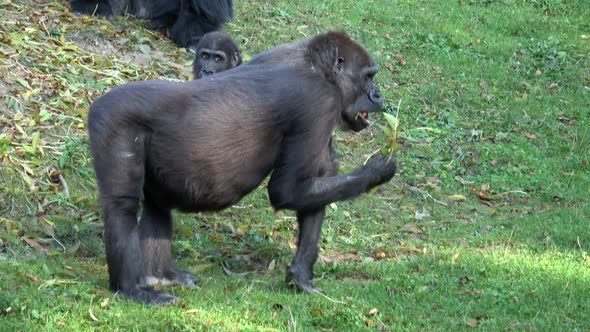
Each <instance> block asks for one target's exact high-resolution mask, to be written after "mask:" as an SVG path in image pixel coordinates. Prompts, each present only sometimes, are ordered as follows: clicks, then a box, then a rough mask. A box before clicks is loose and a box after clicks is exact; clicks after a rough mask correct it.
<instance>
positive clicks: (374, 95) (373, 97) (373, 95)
mask: <svg viewBox="0 0 590 332" xmlns="http://www.w3.org/2000/svg"><path fill="white" fill-rule="evenodd" d="M369 96H370V98H371V100H373V101H374V102H377V101H379V100H380V99H381V91H379V89H378V88H373V89H372V90H371V93H370V95H369Z"/></svg>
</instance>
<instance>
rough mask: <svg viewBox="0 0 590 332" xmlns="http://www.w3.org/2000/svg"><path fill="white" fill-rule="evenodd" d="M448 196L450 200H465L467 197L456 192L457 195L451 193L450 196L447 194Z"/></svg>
mask: <svg viewBox="0 0 590 332" xmlns="http://www.w3.org/2000/svg"><path fill="white" fill-rule="evenodd" d="M449 198H450V199H451V200H452V201H455V202H464V201H466V200H467V197H465V196H463V195H458V194H457V195H451V196H449Z"/></svg>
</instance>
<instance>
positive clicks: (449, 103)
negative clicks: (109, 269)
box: [0, 0, 590, 331]
mask: <svg viewBox="0 0 590 332" xmlns="http://www.w3.org/2000/svg"><path fill="white" fill-rule="evenodd" d="M67 8H68V7H67V2H66V1H59V2H55V1H40V2H37V1H27V0H16V1H0V17H2V20H0V77H2V79H1V80H0V97H1V99H0V157H1V163H0V269H1V270H2V273H1V274H0V329H1V330H32V329H41V330H58V329H61V330H109V331H111V330H224V331H225V330H246V331H248V330H252V331H264V330H268V331H271V330H292V331H310V330H337V331H340V330H346V331H348V330H391V331H397V330H441V331H448V330H467V329H472V328H479V329H484V330H544V331H556V330H560V331H562V330H565V331H585V330H589V329H590V318H588V317H590V257H589V256H588V251H589V249H590V201H589V200H588V199H587V198H588V196H589V194H590V166H589V162H590V144H589V143H590V131H589V130H588V128H589V127H590V111H589V110H590V21H588V19H587V18H588V17H590V7H588V6H587V2H586V1H582V0H579V1H562V0H538V1H537V0H535V1H522V0H497V1H483V0H482V1H479V0H459V1H443V0H434V1H404V0H400V1H387V0H373V1H362V2H359V1H352V0H338V1H321V2H320V1H298V2H296V1H279V0H274V1H258V0H252V1H237V2H236V19H235V20H234V21H233V22H231V23H230V24H228V25H227V26H226V27H225V30H226V31H227V32H228V33H230V34H231V35H232V36H234V37H235V38H236V40H237V41H238V42H239V44H240V45H241V47H242V49H243V51H244V52H245V53H246V54H247V55H248V56H251V55H254V54H257V53H258V52H261V51H263V50H266V49H269V48H271V47H273V46H275V45H278V44H281V43H285V42H290V41H293V40H298V39H301V38H305V37H308V36H312V35H314V34H316V33H318V32H321V31H325V30H326V29H328V28H342V29H345V30H346V31H347V32H348V33H349V34H350V35H351V36H353V38H355V39H357V40H359V41H361V42H362V43H363V44H364V45H366V47H367V48H368V49H369V50H370V52H371V53H372V54H373V55H374V57H375V60H376V61H377V63H378V64H379V66H380V68H381V71H380V73H379V74H378V75H377V80H378V84H379V85H380V86H381V88H382V92H383V94H384V97H385V98H386V109H388V110H390V111H392V112H393V111H395V110H396V109H397V105H398V103H400V101H401V107H400V113H399V117H400V123H401V125H400V130H401V133H399V136H398V143H399V149H400V150H399V153H398V160H399V163H400V174H398V175H396V177H395V178H394V180H393V181H392V182H391V183H389V184H387V185H385V186H383V187H381V188H380V189H379V190H378V191H377V192H375V193H372V194H368V195H364V196H363V197H360V198H359V199H357V200H354V201H352V202H339V203H336V204H333V205H331V206H330V207H329V208H328V210H329V211H328V217H327V219H326V222H325V226H324V230H323V237H322V243H321V246H322V252H321V259H320V261H319V262H318V264H317V266H316V274H317V278H318V284H319V285H320V286H321V287H322V288H323V289H324V292H323V294H324V295H325V296H321V295H320V296H309V295H306V294H301V293H297V292H294V291H292V290H290V289H288V288H286V286H285V285H284V280H283V279H284V266H286V265H287V264H288V262H289V261H290V259H291V257H292V255H293V253H294V238H295V234H296V222H295V219H294V217H293V214H292V213H290V212H278V213H275V212H274V211H273V210H272V208H271V207H270V204H269V203H268V199H267V194H266V192H265V190H264V189H263V188H260V189H259V190H257V191H256V192H254V193H253V194H252V195H250V196H248V197H246V198H245V199H244V200H243V201H241V202H240V203H239V204H238V205H237V206H235V207H232V208H230V209H227V210H225V211H222V212H219V213H215V214H210V213H200V214H192V215H183V214H176V215H175V217H176V221H177V222H176V224H175V225H176V227H175V233H176V234H175V242H174V245H173V250H174V253H175V256H176V257H177V264H178V265H179V266H181V267H183V268H186V269H189V270H192V271H193V272H197V273H198V274H199V275H200V276H201V277H202V282H201V283H200V285H199V288H197V289H183V288H180V287H170V288H167V289H166V290H167V291H170V292H172V293H174V294H175V295H177V296H180V297H181V298H182V301H181V302H180V303H179V304H177V305H174V306H170V307H163V308H151V307H145V306H142V305H138V304H135V303H131V302H129V301H127V300H125V299H123V298H120V297H118V296H114V295H113V294H111V293H110V292H108V290H107V274H106V263H105V259H104V249H103V245H102V238H101V237H102V223H101V221H100V216H99V209H98V202H97V199H96V189H95V188H96V185H95V181H94V175H93V171H92V167H91V160H90V158H89V153H88V142H87V134H86V128H85V123H86V110H87V109H88V106H89V105H90V103H91V102H92V101H93V100H95V99H96V98H98V97H99V96H100V95H102V94H103V93H104V92H105V91H107V90H108V89H110V88H111V87H112V86H115V85H120V84H123V83H125V82H128V81H137V80H143V79H154V78H169V79H178V80H187V79H190V64H191V61H192V55H191V54H190V53H188V52H186V51H184V50H180V49H178V48H176V47H175V46H174V45H173V44H172V43H171V42H170V41H169V40H167V39H166V38H165V37H163V36H162V35H161V34H159V33H157V32H152V31H149V30H147V29H146V28H145V27H146V26H147V23H146V22H142V21H137V20H134V19H132V18H118V19H116V20H115V21H113V22H109V21H106V20H103V19H100V18H88V17H75V16H73V15H72V14H71V13H69V11H68V10H67ZM377 122H378V123H381V124H385V122H384V121H383V119H379V120H378V121H377ZM381 135H382V134H381V132H380V130H379V129H378V128H377V126H373V128H371V129H369V130H366V131H365V132H363V133H361V134H356V135H355V134H350V133H337V134H336V142H337V149H338V151H339V153H340V156H341V157H340V159H341V165H342V169H343V171H348V170H351V169H354V168H355V167H357V166H358V165H359V164H360V163H362V161H363V160H364V158H366V156H368V155H369V154H370V153H371V152H372V151H374V150H375V149H377V148H379V146H378V145H377V144H378V142H379V139H380V136H381ZM222 264H224V266H225V267H226V269H227V271H228V273H224V270H223V268H222V267H221V265H222Z"/></svg>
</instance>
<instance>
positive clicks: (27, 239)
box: [21, 236, 45, 250]
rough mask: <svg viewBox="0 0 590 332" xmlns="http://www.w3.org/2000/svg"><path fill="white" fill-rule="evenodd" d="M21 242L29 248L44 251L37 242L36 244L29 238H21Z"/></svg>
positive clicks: (35, 241)
mask: <svg viewBox="0 0 590 332" xmlns="http://www.w3.org/2000/svg"><path fill="white" fill-rule="evenodd" d="M21 240H23V241H25V242H26V243H27V244H28V245H30V246H31V247H33V248H35V249H37V250H44V249H45V247H43V246H42V245H41V244H40V243H39V242H37V240H35V239H33V238H31V237H25V236H23V237H22V238H21Z"/></svg>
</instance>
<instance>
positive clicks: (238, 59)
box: [231, 51, 242, 67]
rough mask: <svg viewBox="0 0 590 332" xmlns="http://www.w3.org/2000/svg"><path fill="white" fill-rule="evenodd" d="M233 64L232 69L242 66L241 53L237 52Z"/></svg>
mask: <svg viewBox="0 0 590 332" xmlns="http://www.w3.org/2000/svg"><path fill="white" fill-rule="evenodd" d="M231 64H232V67H237V66H239V65H241V64H242V57H241V56H240V52H238V51H235V52H234V54H232V57H231Z"/></svg>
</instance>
